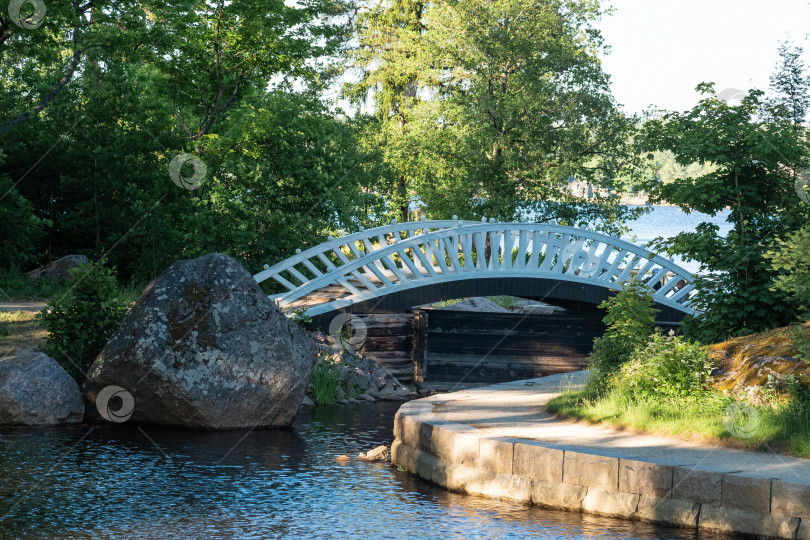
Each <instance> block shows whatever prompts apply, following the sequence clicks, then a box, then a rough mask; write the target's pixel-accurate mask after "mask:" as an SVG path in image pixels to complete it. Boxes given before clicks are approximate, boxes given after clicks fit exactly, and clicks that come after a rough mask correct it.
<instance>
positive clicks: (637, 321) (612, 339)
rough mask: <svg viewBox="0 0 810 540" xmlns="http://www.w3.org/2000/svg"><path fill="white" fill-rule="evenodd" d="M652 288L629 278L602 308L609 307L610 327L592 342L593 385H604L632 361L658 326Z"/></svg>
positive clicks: (591, 384)
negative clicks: (656, 324) (611, 376)
mask: <svg viewBox="0 0 810 540" xmlns="http://www.w3.org/2000/svg"><path fill="white" fill-rule="evenodd" d="M653 303H654V302H653V298H652V294H651V292H650V289H649V288H648V287H647V286H646V285H644V284H643V283H641V282H638V281H629V282H627V283H626V284H625V285H624V289H623V290H622V291H620V292H619V293H618V294H616V295H615V296H613V297H612V298H609V299H608V300H605V301H604V302H602V303H601V304H599V307H600V308H602V309H606V310H607V315H605V317H604V319H602V320H603V321H604V323H605V324H606V325H607V329H606V330H605V333H604V335H603V336H602V337H600V338H596V339H595V340H594V342H593V351H592V352H591V354H590V356H589V360H590V364H591V370H592V375H591V379H590V381H589V384H590V386H591V387H592V388H593V387H596V388H602V387H604V384H605V383H606V382H607V380H608V378H609V377H610V375H612V374H613V373H614V372H615V371H616V370H617V369H619V368H620V367H621V366H622V364H624V363H626V362H627V361H629V360H630V358H631V357H632V356H633V354H634V353H635V352H636V350H637V349H639V348H641V347H643V346H644V345H645V344H646V343H647V338H648V336H649V335H650V334H651V333H652V331H653V329H654V327H655V316H656V314H657V313H658V310H657V309H655V308H653Z"/></svg>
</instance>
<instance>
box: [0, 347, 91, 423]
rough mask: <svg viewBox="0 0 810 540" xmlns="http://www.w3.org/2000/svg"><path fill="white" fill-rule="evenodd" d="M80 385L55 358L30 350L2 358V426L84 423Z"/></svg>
mask: <svg viewBox="0 0 810 540" xmlns="http://www.w3.org/2000/svg"><path fill="white" fill-rule="evenodd" d="M83 418H84V401H83V400H82V393H81V391H80V390H79V385H78V384H76V381H75V380H73V377H71V376H70V375H68V373H67V372H66V371H65V370H64V369H62V366H60V365H59V364H58V363H57V361H56V360H54V359H53V358H51V357H50V356H48V355H46V354H44V353H41V352H29V353H25V354H21V355H19V356H10V357H7V358H4V359H2V360H0V425H26V426H35V425H56V424H69V423H77V422H81V421H82V419H83Z"/></svg>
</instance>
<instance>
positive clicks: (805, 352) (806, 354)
mask: <svg viewBox="0 0 810 540" xmlns="http://www.w3.org/2000/svg"><path fill="white" fill-rule="evenodd" d="M788 335H789V336H790V341H791V342H793V346H794V347H796V350H797V351H798V352H799V354H798V357H799V358H801V359H802V360H804V361H805V362H808V363H810V326H802V325H797V326H793V327H791V328H790V329H788Z"/></svg>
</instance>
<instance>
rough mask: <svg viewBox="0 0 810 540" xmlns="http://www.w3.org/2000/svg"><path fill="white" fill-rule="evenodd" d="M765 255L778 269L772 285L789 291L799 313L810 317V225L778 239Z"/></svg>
mask: <svg viewBox="0 0 810 540" xmlns="http://www.w3.org/2000/svg"><path fill="white" fill-rule="evenodd" d="M765 258H766V259H768V260H769V261H770V263H771V268H772V269H773V270H774V271H775V272H779V274H778V275H777V276H776V278H775V279H774V286H773V288H774V289H775V290H778V291H782V292H784V293H787V294H788V295H790V298H791V300H792V301H793V303H795V305H796V306H797V307H798V311H799V316H800V317H803V318H805V319H807V318H810V225H806V226H805V227H803V228H802V229H799V230H798V231H796V232H794V233H792V234H789V235H788V236H787V237H786V238H785V239H784V240H778V241H777V243H776V245H775V246H774V248H773V249H771V250H770V251H768V252H766V253H765Z"/></svg>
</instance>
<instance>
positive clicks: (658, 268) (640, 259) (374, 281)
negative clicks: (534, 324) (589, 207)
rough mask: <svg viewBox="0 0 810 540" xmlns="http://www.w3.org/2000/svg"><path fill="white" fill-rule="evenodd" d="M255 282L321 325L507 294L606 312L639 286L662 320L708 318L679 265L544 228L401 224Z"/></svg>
mask: <svg viewBox="0 0 810 540" xmlns="http://www.w3.org/2000/svg"><path fill="white" fill-rule="evenodd" d="M254 278H255V279H256V281H257V282H262V281H265V280H267V279H273V280H275V281H276V282H278V283H280V284H281V285H282V286H283V287H284V288H285V289H286V291H285V292H283V293H281V294H277V295H272V296H271V297H270V298H271V299H273V300H274V301H275V302H276V304H277V305H278V306H279V307H280V308H281V309H282V311H285V312H289V311H293V310H300V311H303V313H304V314H305V315H307V316H312V317H320V316H323V315H327V314H329V313H330V312H338V311H350V312H357V313H360V312H364V313H375V312H376V313H385V312H388V313H395V312H402V311H404V310H405V309H408V308H410V307H413V306H414V305H420V304H426V303H430V302H434V301H436V300H442V299H449V298H459V297H465V296H491V295H498V294H510V295H513V296H521V297H529V298H537V299H544V298H545V299H548V300H550V301H552V303H553V300H555V299H556V300H563V301H573V302H585V303H593V304H598V303H599V302H601V300H603V299H605V298H607V297H608V296H609V294H610V292H611V291H616V290H621V289H622V286H623V284H624V283H625V282H626V281H627V280H628V279H630V278H636V279H639V280H641V281H643V282H644V283H646V284H647V285H649V286H650V287H651V288H653V289H654V293H653V298H654V300H655V301H656V303H657V304H658V307H659V309H662V314H661V317H660V318H661V319H663V320H670V321H675V320H680V319H681V318H683V317H684V316H685V315H689V314H697V313H698V311H697V310H696V309H695V308H693V307H692V306H691V305H690V304H691V300H692V296H693V294H694V276H693V275H692V274H691V273H690V272H688V271H687V270H685V269H683V268H681V267H680V266H678V265H676V264H675V263H673V262H672V261H671V260H667V259H665V258H663V257H661V256H659V255H657V254H655V253H652V252H650V251H649V250H647V249H646V247H645V246H644V245H636V244H633V243H631V242H627V241H625V240H622V239H620V238H618V237H616V236H608V235H605V234H601V233H597V232H594V231H589V230H585V229H578V228H573V227H563V226H560V225H551V224H543V223H497V222H493V221H490V222H480V223H479V222H475V221H460V220H457V219H455V217H454V219H452V220H435V221H419V222H409V223H404V224H397V223H396V222H392V223H391V224H390V225H385V226H383V227H377V228H374V229H369V230H363V229H362V228H361V230H360V231H358V232H356V233H352V234H348V235H345V236H342V237H340V238H330V239H329V240H328V241H327V242H324V243H323V244H320V245H318V246H315V247H313V248H310V249H308V250H306V251H303V252H301V251H300V250H298V252H297V253H296V254H295V255H293V256H292V257H290V258H288V259H286V260H284V261H282V262H280V263H278V264H276V265H274V266H272V267H269V266H265V269H264V270H263V271H262V272H259V273H258V274H256V275H255V276H254ZM423 300H424V301H423Z"/></svg>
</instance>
